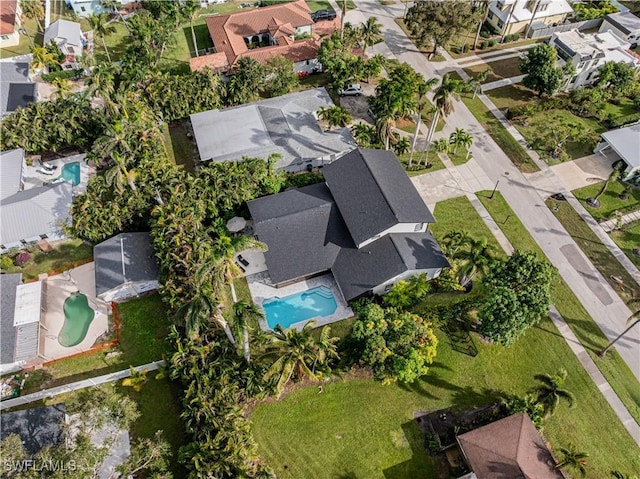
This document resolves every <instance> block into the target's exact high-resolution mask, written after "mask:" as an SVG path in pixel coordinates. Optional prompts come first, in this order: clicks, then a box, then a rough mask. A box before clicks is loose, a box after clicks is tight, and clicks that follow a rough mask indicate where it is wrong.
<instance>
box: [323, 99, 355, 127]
mask: <svg viewBox="0 0 640 479" xmlns="http://www.w3.org/2000/svg"><path fill="white" fill-rule="evenodd" d="M318 118H320V119H321V120H324V121H326V122H327V125H328V126H329V130H330V129H331V128H334V127H336V126H346V125H347V124H349V123H351V122H352V121H353V118H352V117H351V114H350V113H349V110H347V109H345V108H343V107H341V106H337V105H332V106H329V107H326V108H325V107H321V108H320V109H319V110H318Z"/></svg>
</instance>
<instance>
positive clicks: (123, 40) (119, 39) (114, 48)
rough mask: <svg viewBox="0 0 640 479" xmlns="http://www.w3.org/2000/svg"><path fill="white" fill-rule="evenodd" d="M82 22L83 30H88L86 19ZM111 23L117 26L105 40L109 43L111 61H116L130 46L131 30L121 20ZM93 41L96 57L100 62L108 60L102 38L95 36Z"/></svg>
mask: <svg viewBox="0 0 640 479" xmlns="http://www.w3.org/2000/svg"><path fill="white" fill-rule="evenodd" d="M81 24H82V31H87V30H89V29H90V27H89V26H88V24H86V21H83V22H81ZM85 25H86V26H85ZM110 25H113V27H114V28H115V32H114V33H111V34H109V35H107V36H106V37H105V38H104V41H105V43H106V44H107V49H108V50H109V56H110V57H111V61H113V62H116V61H118V60H120V58H121V57H122V55H124V52H125V51H126V50H127V47H128V46H129V32H128V31H127V27H125V26H124V24H123V23H121V22H113V23H111V24H110ZM93 41H94V46H93V52H94V55H95V57H96V61H97V62H99V63H100V62H106V61H107V54H106V53H105V51H104V45H103V44H102V39H101V38H99V37H95V36H94V38H93Z"/></svg>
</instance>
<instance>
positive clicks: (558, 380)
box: [531, 368, 575, 416]
mask: <svg viewBox="0 0 640 479" xmlns="http://www.w3.org/2000/svg"><path fill="white" fill-rule="evenodd" d="M567 374H568V373H567V370H566V369H564V368H560V369H559V370H558V372H556V373H555V374H536V375H535V376H534V378H535V379H536V380H538V382H539V383H540V384H538V385H537V386H536V387H534V388H533V389H532V390H531V392H533V393H535V394H536V395H537V399H538V402H539V403H540V404H542V406H543V407H544V413H545V416H552V415H553V413H554V412H555V410H556V408H557V407H558V404H560V400H565V401H566V402H567V403H568V404H569V406H570V407H571V406H573V404H574V401H575V398H574V396H573V394H572V393H571V391H569V390H567V389H564V383H565V381H566V380H567Z"/></svg>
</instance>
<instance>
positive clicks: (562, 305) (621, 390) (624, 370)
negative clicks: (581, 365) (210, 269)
mask: <svg viewBox="0 0 640 479" xmlns="http://www.w3.org/2000/svg"><path fill="white" fill-rule="evenodd" d="M488 196H489V192H488V191H487V192H481V193H478V198H479V199H480V201H482V203H483V204H484V205H485V207H486V208H487V210H489V213H490V214H491V216H492V217H493V218H494V220H496V222H497V223H498V225H499V226H500V228H501V229H502V231H503V232H504V234H505V235H506V236H507V238H508V239H509V241H510V242H511V244H512V245H513V246H514V247H515V248H518V249H520V250H522V251H534V252H536V253H537V254H538V255H540V256H542V257H544V253H543V252H542V250H541V249H540V247H539V246H538V244H537V243H536V242H535V241H534V239H533V238H532V237H531V235H530V234H529V232H528V231H527V229H526V228H525V227H524V226H523V224H522V223H521V222H520V220H519V219H518V217H517V216H516V215H515V214H514V213H513V211H512V210H511V208H510V207H509V205H507V203H506V202H505V201H504V198H503V197H502V195H500V193H499V192H496V194H495V196H494V199H493V200H489V199H488ZM509 216H510V217H509ZM507 217H509V219H508V220H507V221H505V220H506V219H507ZM552 300H553V304H554V305H555V306H556V308H557V309H558V311H559V312H560V314H561V315H562V317H563V318H564V320H565V321H566V322H567V324H568V325H569V326H570V327H571V329H572V330H573V332H574V333H575V335H576V336H577V337H578V339H579V340H580V342H581V343H582V345H583V346H584V348H585V349H586V350H587V353H588V354H589V356H591V359H593V361H594V362H595V363H596V365H597V366H598V369H600V372H602V374H603V375H604V376H605V378H606V379H607V381H609V384H610V385H611V387H612V388H613V389H614V391H615V392H616V393H617V394H618V396H619V397H620V399H621V401H622V402H623V403H624V405H625V406H626V407H627V409H628V410H629V412H630V413H631V415H632V416H633V417H634V418H635V419H636V421H638V422H640V383H638V381H637V379H636V378H635V376H634V375H633V373H632V372H631V370H630V369H629V368H628V366H627V365H626V363H625V362H624V361H623V360H622V358H621V357H620V355H619V354H618V353H617V352H616V351H615V350H611V351H609V353H608V354H607V357H606V358H601V357H600V356H598V352H599V351H600V350H602V348H603V347H604V346H605V345H606V344H607V343H608V340H607V339H606V338H605V336H604V334H603V333H602V331H601V330H600V328H599V327H598V325H597V324H596V323H595V322H594V321H593V319H592V318H591V317H590V316H589V313H587V311H586V310H585V309H584V307H583V306H582V304H581V303H580V301H579V300H578V298H576V296H575V295H574V294H573V292H572V291H571V289H570V288H569V286H568V285H567V284H566V283H565V282H564V281H563V280H562V278H560V276H557V278H556V281H555V283H554V289H553V292H552Z"/></svg>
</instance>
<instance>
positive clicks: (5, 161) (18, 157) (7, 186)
mask: <svg viewBox="0 0 640 479" xmlns="http://www.w3.org/2000/svg"><path fill="white" fill-rule="evenodd" d="M23 161H24V150H23V149H22V148H16V149H15V150H8V151H3V152H1V153H0V200H1V199H4V198H6V197H8V196H11V195H13V194H15V193H17V192H18V191H20V188H21V186H22V184H21V183H22V163H23Z"/></svg>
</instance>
